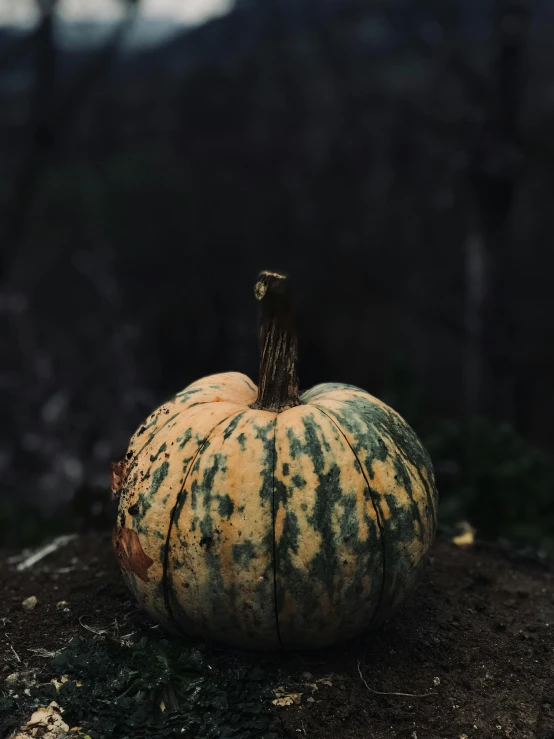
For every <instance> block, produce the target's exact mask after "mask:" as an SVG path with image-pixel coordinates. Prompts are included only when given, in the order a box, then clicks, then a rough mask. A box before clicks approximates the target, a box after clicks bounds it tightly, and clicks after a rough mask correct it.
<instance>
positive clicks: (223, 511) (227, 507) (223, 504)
mask: <svg viewBox="0 0 554 739" xmlns="http://www.w3.org/2000/svg"><path fill="white" fill-rule="evenodd" d="M234 510H235V504H234V503H233V501H232V499H231V497H230V496H229V495H222V496H220V498H219V503H218V513H219V515H220V516H221V517H222V518H226V519H227V520H229V519H230V518H231V516H232V515H233V511H234Z"/></svg>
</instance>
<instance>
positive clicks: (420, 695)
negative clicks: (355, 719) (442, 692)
mask: <svg viewBox="0 0 554 739" xmlns="http://www.w3.org/2000/svg"><path fill="white" fill-rule="evenodd" d="M358 673H359V675H360V678H361V680H362V682H363V684H364V685H365V686H366V688H367V689H368V690H369V692H370V693H375V695H404V696H406V697H407V698H427V696H428V695H436V693H396V692H393V693H388V692H381V691H380V690H373V688H370V687H369V685H368V684H367V683H366V681H365V679H364V676H363V675H362V670H361V669H360V660H358Z"/></svg>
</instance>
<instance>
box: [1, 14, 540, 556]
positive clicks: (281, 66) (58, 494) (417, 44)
mask: <svg viewBox="0 0 554 739" xmlns="http://www.w3.org/2000/svg"><path fill="white" fill-rule="evenodd" d="M124 5H125V14H124V16H123V20H122V21H121V23H118V24H115V25H113V27H112V28H110V29H108V31H109V32H106V33H105V34H104V37H103V40H100V41H98V42H97V43H95V44H93V45H83V46H82V48H80V47H74V48H73V50H68V49H67V47H65V46H64V45H63V44H61V43H60V41H59V39H60V28H61V27H62V21H61V20H60V18H59V16H58V14H57V10H58V8H57V4H56V2H55V0H40V2H38V6H39V10H40V14H39V20H38V22H37V25H36V27H35V28H34V29H31V30H26V31H16V30H15V29H13V28H3V29H2V28H0V166H1V169H0V239H1V241H0V244H1V246H0V257H1V265H0V281H1V282H0V493H1V498H0V544H8V545H14V546H15V545H22V544H34V543H37V542H38V541H40V540H41V539H42V538H44V537H45V536H47V535H52V534H54V533H57V532H60V531H64V530H69V529H71V528H73V527H75V526H77V527H80V528H85V527H87V526H91V525H94V526H100V525H106V524H107V523H109V521H110V513H109V509H108V506H107V503H106V501H107V500H108V497H109V495H108V469H109V463H110V461H112V460H115V459H118V458H119V457H120V456H121V455H122V454H123V453H124V452H125V450H126V444H127V441H128V438H129V436H130V434H131V433H132V432H133V431H134V429H135V428H136V427H137V425H138V424H139V423H140V422H141V420H142V419H143V417H145V416H146V415H147V414H148V413H149V412H150V411H152V410H153V409H154V408H155V407H156V406H157V405H158V404H160V403H161V402H162V401H163V400H165V399H166V398H167V397H168V396H169V395H171V394H173V393H175V392H176V391H177V390H179V389H181V388H182V387H184V386H185V385H186V384H188V383H189V382H191V381H193V380H195V379H197V378H198V377H201V376H203V375H206V374H211V373H214V372H219V371H224V370H238V371H242V372H246V373H247V374H250V375H251V376H253V377H254V378H256V377H257V317H256V305H255V301H254V298H253V284H254V281H255V278H256V275H257V273H258V271H259V270H260V269H263V268H272V269H280V270H285V271H287V272H288V273H289V274H290V277H291V279H292V281H293V283H294V285H295V291H296V294H297V297H298V306H299V314H300V353H301V364H300V378H301V386H302V387H303V388H307V387H309V386H310V385H312V384H315V383H318V382H322V381H340V382H346V383H352V384H355V385H359V386H361V387H364V388H365V389H367V390H369V391H370V392H372V393H373V394H375V395H377V396H379V397H382V398H383V399H384V400H386V401H387V402H389V403H391V404H392V405H393V406H394V407H395V408H396V409H397V410H399V411H400V413H402V415H404V417H405V418H406V419H407V420H408V421H409V422H410V423H411V424H412V426H413V427H414V428H415V430H416V431H417V432H418V434H419V435H420V436H421V438H422V439H423V440H424V442H425V444H426V446H427V448H428V450H429V452H430V453H431V456H432V458H433V460H434V463H435V467H436V472H437V479H438V483H439V490H440V493H441V496H442V497H441V507H442V520H443V522H444V525H450V524H453V523H455V522H456V521H459V520H461V519H468V520H469V521H470V522H471V523H472V524H473V525H474V526H475V527H477V529H478V530H479V533H480V535H481V536H485V537H487V538H492V539H495V538H498V537H503V538H508V539H510V540H513V541H516V542H517V543H518V544H519V545H525V546H532V547H534V548H539V549H541V550H552V549H553V548H554V509H553V506H552V498H553V496H552V493H553V488H554V465H553V462H552V456H551V452H552V447H553V442H554V425H553V424H552V418H553V417H554V393H553V392H552V385H553V377H554V326H553V321H552V317H553V315H554V311H553V308H554V296H553V293H552V290H551V287H552V263H553V260H552V258H551V253H552V243H553V236H554V207H553V206H554V77H553V74H552V72H553V71H554V7H553V6H551V3H550V2H549V0H534V2H533V1H532V0H472V1H471V2H470V1H469V0H457V1H455V0H448V1H447V0H326V1H325V0H242V1H241V0H239V1H238V2H237V3H236V5H235V8H234V10H232V11H231V12H230V13H229V14H228V15H226V16H224V17H222V18H218V19H215V20H212V21H210V22H208V23H206V24H204V25H202V26H199V27H196V28H193V29H188V30H180V31H176V33H175V34H174V35H173V36H172V37H171V38H169V39H167V40H166V41H164V42H163V43H162V44H160V45H158V46H155V47H152V46H150V47H148V48H137V47H134V48H132V49H130V48H129V47H128V46H126V45H125V38H126V34H128V33H129V32H130V30H131V27H132V24H133V23H135V22H136V19H135V14H136V13H137V12H138V13H139V14H140V3H136V2H127V3H126V4H125V3H124Z"/></svg>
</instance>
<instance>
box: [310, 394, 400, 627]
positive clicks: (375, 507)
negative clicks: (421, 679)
mask: <svg viewBox="0 0 554 739" xmlns="http://www.w3.org/2000/svg"><path fill="white" fill-rule="evenodd" d="M308 405H310V406H312V407H313V408H317V410H318V411H320V413H323V415H324V416H326V417H327V418H328V419H329V421H331V423H332V424H333V425H334V426H335V427H336V428H337V429H338V432H339V434H340V435H341V436H342V438H343V439H344V440H345V442H346V444H347V445H348V447H349V449H350V451H351V452H352V454H353V455H354V458H355V460H356V461H357V463H358V465H359V466H360V471H361V473H362V476H363V478H364V480H365V483H366V485H367V487H368V489H369V495H370V498H371V505H372V506H373V510H374V511H375V520H376V521H377V526H378V527H379V534H380V538H381V549H382V553H383V574H382V577H381V591H380V593H379V600H378V601H377V606H376V608H375V611H374V612H373V616H372V617H371V619H370V621H369V623H368V625H367V628H369V626H371V624H372V623H373V621H374V620H375V618H376V616H377V614H378V613H379V611H380V610H381V605H382V603H383V599H384V595H385V583H386V579H387V556H386V555H387V548H386V542H385V531H384V526H383V522H382V520H381V512H380V510H379V506H378V504H377V503H376V502H375V499H374V495H373V488H372V487H371V484H370V482H369V480H368V476H367V470H366V469H365V467H364V465H363V464H362V462H361V460H360V458H359V457H358V455H357V454H356V452H355V451H354V448H353V446H352V444H351V443H350V441H349V439H348V438H347V436H346V434H345V433H344V431H343V430H342V429H341V427H340V426H339V424H338V423H337V421H336V420H335V419H334V418H332V417H331V416H330V415H329V414H328V413H326V412H325V410H324V409H323V408H321V406H319V405H316V404H315V403H314V404H312V403H309V404H308Z"/></svg>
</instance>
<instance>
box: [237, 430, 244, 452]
mask: <svg viewBox="0 0 554 739" xmlns="http://www.w3.org/2000/svg"><path fill="white" fill-rule="evenodd" d="M237 441H238V443H239V446H240V450H241V452H244V451H246V436H245V435H244V434H243V433H240V434H239V435H238V436H237Z"/></svg>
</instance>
